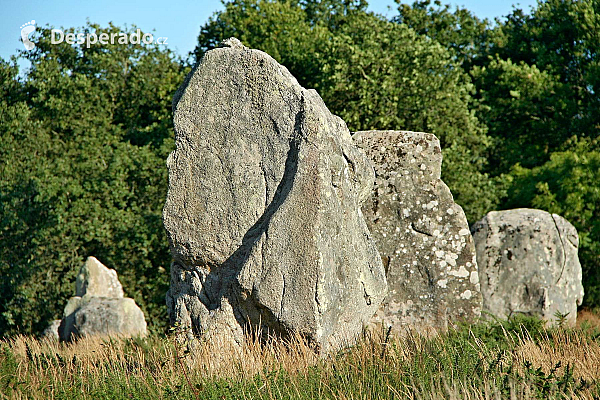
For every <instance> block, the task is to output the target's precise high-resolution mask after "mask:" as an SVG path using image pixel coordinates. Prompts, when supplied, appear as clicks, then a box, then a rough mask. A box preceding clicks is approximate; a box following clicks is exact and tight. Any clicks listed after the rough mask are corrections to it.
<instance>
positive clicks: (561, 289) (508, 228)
mask: <svg viewBox="0 0 600 400" xmlns="http://www.w3.org/2000/svg"><path fill="white" fill-rule="evenodd" d="M471 232H472V233H473V239H474V240H475V247H476V249H477V262H478V265H479V274H480V281H481V293H482V295H483V309H484V311H487V312H489V313H491V314H493V315H495V316H496V317H499V318H507V317H510V316H512V315H515V314H525V315H535V316H538V317H540V318H542V319H544V320H547V321H550V322H551V323H555V322H556V321H557V320H558V319H560V316H563V317H564V316H565V315H566V317H565V318H564V319H565V321H566V323H567V324H569V325H574V324H575V321H576V318H577V306H578V305H581V302H582V301H583V285H582V283H581V264H580V263H579V257H578V256H577V249H578V247H579V238H578V235H577V230H576V229H575V227H574V226H573V225H571V224H570V223H569V222H568V221H567V220H566V219H564V218H562V217H561V216H559V215H556V214H550V213H548V212H546V211H542V210H532V209H525V208H521V209H516V210H506V211H492V212H490V213H488V214H487V215H486V216H485V217H483V218H482V219H481V220H480V221H478V222H476V223H475V224H473V226H472V228H471Z"/></svg>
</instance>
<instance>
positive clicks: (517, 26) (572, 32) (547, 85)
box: [475, 0, 600, 173]
mask: <svg viewBox="0 0 600 400" xmlns="http://www.w3.org/2000/svg"><path fill="white" fill-rule="evenodd" d="M599 26H600V1H598V0H584V1H575V0H547V1H544V2H539V3H538V6H537V8H536V9H534V10H533V12H532V14H531V15H528V14H524V13H523V12H522V11H521V10H519V9H516V10H514V11H513V13H511V14H510V15H509V16H508V18H507V21H506V23H505V24H502V25H500V26H499V27H498V28H497V29H496V30H495V33H494V35H493V37H492V39H493V40H492V43H491V44H490V50H489V55H490V58H489V61H488V62H487V63H486V65H485V66H484V68H481V69H479V70H478V71H476V73H475V76H476V84H477V87H478V89H479V90H480V92H481V100H482V103H483V105H484V106H485V107H489V109H490V110H491V112H488V108H485V109H484V110H485V111H484V112H483V113H481V114H480V117H481V118H482V119H483V120H484V121H485V122H486V123H487V125H488V127H489V128H490V131H489V133H490V135H491V136H493V137H495V138H499V139H500V147H499V148H498V150H497V152H496V153H497V154H496V157H495V158H494V160H493V161H492V165H493V166H497V167H498V168H499V170H498V171H496V172H498V173H501V172H506V171H507V170H508V168H510V166H511V165H514V164H516V163H521V164H522V165H524V166H529V167H532V166H536V165H542V164H543V163H545V162H547V161H548V160H549V159H550V155H551V154H552V153H553V152H555V151H563V150H566V148H565V147H564V144H565V143H567V141H568V140H569V138H571V137H572V136H573V135H576V136H578V137H579V138H584V137H588V138H595V137H597V136H598V134H599V133H600V113H598V110H599V109H600V97H598V95H597V93H598V90H599V89H600V87H598V85H599V83H600V80H599V79H600V78H599V76H600V69H599V68H600V64H599V63H600V59H599V50H600V29H599V28H598V27H599ZM508 113H510V115H508ZM501 115H504V117H500V116H501ZM515 130H516V132H515ZM541 138H543V140H540V139H541ZM513 139H514V140H513ZM519 147H521V148H522V155H521V156H520V155H519V152H514V151H513V150H514V149H517V148H519ZM511 148H512V149H513V150H511ZM504 150H508V153H505V152H504ZM501 158H502V159H501Z"/></svg>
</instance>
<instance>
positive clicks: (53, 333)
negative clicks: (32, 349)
mask: <svg viewBox="0 0 600 400" xmlns="http://www.w3.org/2000/svg"><path fill="white" fill-rule="evenodd" d="M60 323H61V320H60V319H55V320H54V321H52V322H50V325H48V327H47V328H46V329H44V332H42V338H44V339H49V340H57V341H58V340H59V339H60V337H59V334H58V327H59V326H60Z"/></svg>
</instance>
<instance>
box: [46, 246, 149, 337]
mask: <svg viewBox="0 0 600 400" xmlns="http://www.w3.org/2000/svg"><path fill="white" fill-rule="evenodd" d="M75 292H76V296H74V297H71V298H70V299H69V302H68V303H67V305H66V307H65V310H64V313H63V319H62V321H60V326H59V327H58V335H59V337H60V339H61V340H64V341H70V340H73V339H76V338H77V337H81V336H93V335H101V336H105V335H115V336H144V335H146V320H145V318H144V313H143V312H142V310H141V309H140V308H139V307H138V306H137V305H136V304H135V301H134V300H133V299H130V298H125V297H123V287H122V286H121V283H120V282H119V279H118V277H117V272H116V271H115V270H114V269H109V268H107V267H105V266H104V265H103V264H102V263H100V261H98V260H97V259H96V258H94V257H88V259H87V261H86V262H85V264H84V265H83V266H82V267H81V270H80V271H79V274H78V275H77V282H76V289H75Z"/></svg>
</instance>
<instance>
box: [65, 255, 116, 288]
mask: <svg viewBox="0 0 600 400" xmlns="http://www.w3.org/2000/svg"><path fill="white" fill-rule="evenodd" d="M86 294H87V295H90V296H98V297H116V298H120V297H123V286H121V282H119V278H118V277H117V271H115V270H114V269H109V268H107V267H105V266H104V265H103V264H102V263H101V262H100V261H98V260H97V259H96V258H95V257H88V259H87V260H86V262H85V264H84V265H83V267H82V268H81V270H80V271H79V274H78V275H77V281H76V282H75V296H79V297H83V296H85V295H86Z"/></svg>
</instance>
